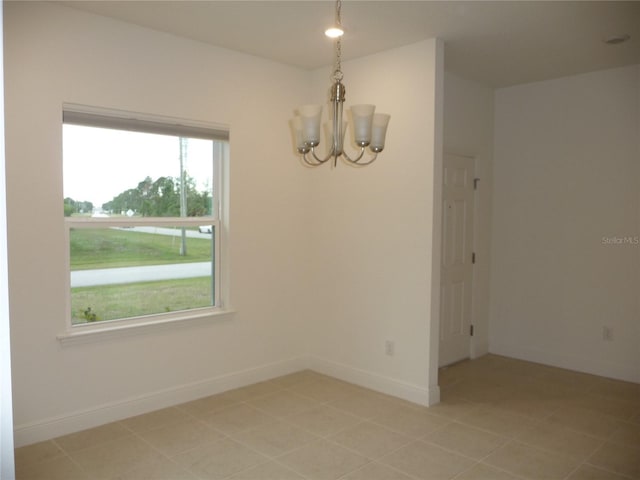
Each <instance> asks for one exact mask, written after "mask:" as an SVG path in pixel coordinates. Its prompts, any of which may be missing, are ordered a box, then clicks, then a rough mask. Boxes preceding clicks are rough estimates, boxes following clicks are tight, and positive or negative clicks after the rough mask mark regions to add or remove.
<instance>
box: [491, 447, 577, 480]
mask: <svg viewBox="0 0 640 480" xmlns="http://www.w3.org/2000/svg"><path fill="white" fill-rule="evenodd" d="M483 463H487V464H489V465H491V466H493V467H496V468H499V469H501V470H506V471H508V472H510V473H513V474H515V475H520V476H522V477H524V478H527V479H532V480H534V479H535V480H555V479H557V480H561V479H564V478H565V477H566V476H567V475H569V474H570V473H571V472H572V471H573V470H574V469H575V468H576V467H577V466H578V465H579V464H580V462H579V461H578V460H576V459H575V458H572V457H569V456H564V455H558V454H554V453H551V452H547V451H544V450H540V449H538V448H535V447H530V446H529V445H525V444H523V443H520V442H515V441H512V442H510V443H508V444H507V445H505V446H503V447H501V448H499V449H498V450H496V451H495V452H493V453H492V454H491V455H489V456H488V457H487V458H485V459H484V460H483Z"/></svg>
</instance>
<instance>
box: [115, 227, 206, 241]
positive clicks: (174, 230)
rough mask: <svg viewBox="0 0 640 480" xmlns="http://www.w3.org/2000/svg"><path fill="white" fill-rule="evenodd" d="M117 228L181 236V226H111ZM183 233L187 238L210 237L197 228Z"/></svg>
mask: <svg viewBox="0 0 640 480" xmlns="http://www.w3.org/2000/svg"><path fill="white" fill-rule="evenodd" d="M113 228H115V229H118V230H125V231H127V232H142V233H156V234H158V235H169V236H172V237H180V236H182V229H181V228H171V227H128V228H124V227H113ZM185 234H186V236H187V237H189V238H211V234H210V233H200V232H198V231H197V230H185Z"/></svg>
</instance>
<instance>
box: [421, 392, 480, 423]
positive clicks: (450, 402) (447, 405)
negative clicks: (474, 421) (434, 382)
mask: <svg viewBox="0 0 640 480" xmlns="http://www.w3.org/2000/svg"><path fill="white" fill-rule="evenodd" d="M480 407H481V404H479V403H473V402H470V401H468V400H465V399H463V398H459V397H456V396H454V395H447V394H444V395H443V396H442V398H441V399H440V403H437V404H435V405H433V406H431V407H428V412H429V413H430V414H432V415H438V416H440V417H445V418H449V419H451V420H455V419H457V418H460V417H462V416H464V415H469V414H471V413H472V412H474V411H477V410H478V409H479V408H480Z"/></svg>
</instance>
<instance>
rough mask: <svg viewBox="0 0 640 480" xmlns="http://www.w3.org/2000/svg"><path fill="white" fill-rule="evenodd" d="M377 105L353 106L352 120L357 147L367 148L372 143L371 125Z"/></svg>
mask: <svg viewBox="0 0 640 480" xmlns="http://www.w3.org/2000/svg"><path fill="white" fill-rule="evenodd" d="M375 109H376V106H375V105H353V106H352V107H351V118H352V119H353V137H354V140H355V142H356V144H357V145H359V146H361V147H366V146H367V145H369V143H370V142H371V123H372V122H373V112H374V111H375Z"/></svg>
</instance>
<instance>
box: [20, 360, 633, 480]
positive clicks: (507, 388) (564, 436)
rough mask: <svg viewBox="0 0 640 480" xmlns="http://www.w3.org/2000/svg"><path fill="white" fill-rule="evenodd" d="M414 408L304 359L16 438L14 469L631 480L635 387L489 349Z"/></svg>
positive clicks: (365, 479)
mask: <svg viewBox="0 0 640 480" xmlns="http://www.w3.org/2000/svg"><path fill="white" fill-rule="evenodd" d="M440 385H441V387H442V403H441V404H439V405H437V406H434V407H431V408H424V407H420V406H418V405H415V404H411V403H408V402H405V401H402V400H398V399H395V398H392V397H388V396H385V395H381V394H378V393H375V392H372V391H370V390H365V389H363V388H360V387H357V386H354V385H351V384H348V383H344V382H341V381H338V380H335V379H332V378H329V377H326V376H323V375H319V374H317V373H314V372H311V371H304V372H299V373H295V374H292V375H288V376H286V377H281V378H277V379H274V380H270V381H267V382H263V383H258V384H255V385H251V386H248V387H244V388H241V389H238V390H234V391H230V392H226V393H224V394H220V395H215V396H212V397H207V398H203V399H200V400H196V401H193V402H189V403H186V404H183V405H178V406H176V407H172V408H167V409H164V410H160V411H157V412H153V413H149V414H146V415H141V416H138V417H133V418H129V419H126V420H122V421H120V422H115V423H112V424H108V425H104V426H101V427H98V428H94V429H91V430H86V431H82V432H78V433H74V434H71V435H65V436H62V437H59V438H56V439H54V440H51V441H46V442H42V443H38V444H35V445H30V446H26V447H22V448H19V449H17V450H16V470H17V475H18V479H29V480H30V479H46V480H56V479H64V480H73V479H92V480H93V479H134V480H140V479H148V480H161V479H170V480H181V479H234V480H241V479H242V480H253V479H256V480H257V479H279V480H288V479H311V480H330V479H343V480H359V479H361V480H408V479H414V480H415V479H434V480H438V479H457V480H475V479H477V480H509V479H544V480H551V479H567V480H623V479H640V385H638V384H631V383H625V382H619V381H615V380H610V379H606V378H601V377H595V376H592V375H585V374H581V373H575V372H569V371H566V370H561V369H557V368H551V367H546V366H542V365H536V364H533V363H528V362H523V361H518V360H513V359H509V358H505V357H499V356H495V355H487V356H485V357H482V358H480V359H478V360H474V361H466V362H462V363H460V364H457V365H454V366H451V367H449V368H446V369H442V370H441V372H440Z"/></svg>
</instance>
